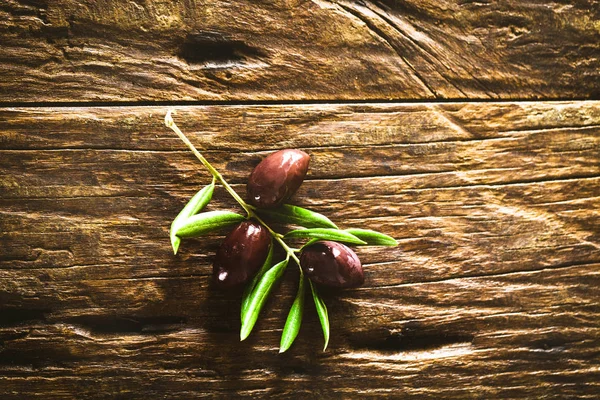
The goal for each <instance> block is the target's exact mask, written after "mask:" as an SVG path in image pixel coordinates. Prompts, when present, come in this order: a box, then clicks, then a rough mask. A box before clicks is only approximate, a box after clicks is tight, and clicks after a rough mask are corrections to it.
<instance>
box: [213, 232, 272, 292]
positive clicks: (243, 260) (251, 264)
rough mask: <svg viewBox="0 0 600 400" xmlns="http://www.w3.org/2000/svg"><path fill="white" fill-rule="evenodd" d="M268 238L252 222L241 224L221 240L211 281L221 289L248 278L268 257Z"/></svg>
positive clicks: (266, 233)
mask: <svg viewBox="0 0 600 400" xmlns="http://www.w3.org/2000/svg"><path fill="white" fill-rule="evenodd" d="M270 243H271V235H270V234H269V232H268V231H267V229H266V228H265V227H264V226H262V225H260V224H258V223H256V222H253V221H244V222H242V223H240V224H239V225H238V226H237V227H236V228H235V229H234V230H233V231H231V232H230V233H229V234H228V235H227V236H226V237H225V240H223V243H222V244H221V247H219V250H218V251H217V256H216V257H215V261H214V263H213V279H214V282H215V284H216V285H217V286H218V287H219V288H222V289H225V288H231V287H235V286H238V285H241V284H242V283H244V282H246V281H247V280H248V279H250V278H251V277H252V276H254V274H255V273H256V272H257V271H258V270H259V269H260V267H261V266H262V264H263V263H264V262H265V259H266V258H267V254H268V252H269V245H270Z"/></svg>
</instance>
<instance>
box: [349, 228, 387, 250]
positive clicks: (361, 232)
mask: <svg viewBox="0 0 600 400" xmlns="http://www.w3.org/2000/svg"><path fill="white" fill-rule="evenodd" d="M346 232H348V233H351V234H353V235H354V236H356V237H357V238H359V239H362V240H364V241H365V242H367V244H368V245H371V246H398V242H397V241H396V239H394V238H393V237H391V236H388V235H385V234H383V233H380V232H377V231H372V230H370V229H359V228H352V229H346Z"/></svg>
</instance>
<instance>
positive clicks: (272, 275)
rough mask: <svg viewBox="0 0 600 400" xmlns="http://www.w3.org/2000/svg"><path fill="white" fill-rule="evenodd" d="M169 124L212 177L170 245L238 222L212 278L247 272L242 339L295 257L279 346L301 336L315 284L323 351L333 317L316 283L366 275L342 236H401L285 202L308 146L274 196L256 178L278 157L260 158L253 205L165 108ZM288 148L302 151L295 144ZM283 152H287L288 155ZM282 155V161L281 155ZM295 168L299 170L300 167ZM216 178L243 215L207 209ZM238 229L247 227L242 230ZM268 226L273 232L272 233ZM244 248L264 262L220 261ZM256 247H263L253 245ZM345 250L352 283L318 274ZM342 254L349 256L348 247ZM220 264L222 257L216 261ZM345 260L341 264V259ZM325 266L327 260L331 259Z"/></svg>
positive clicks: (368, 239) (248, 258) (377, 242)
mask: <svg viewBox="0 0 600 400" xmlns="http://www.w3.org/2000/svg"><path fill="white" fill-rule="evenodd" d="M165 123H166V125H167V126H168V127H170V128H171V129H172V130H173V131H175V133H177V134H178V136H179V137H180V138H181V139H182V140H183V141H184V142H185V143H186V144H187V145H188V147H189V148H190V149H191V150H192V152H194V154H195V155H196V157H197V158H198V159H199V160H200V161H201V162H202V163H203V164H204V166H205V167H206V168H207V169H208V170H209V172H210V173H211V174H212V176H213V180H212V182H211V183H210V184H209V185H207V186H206V187H204V188H202V189H201V190H200V191H198V192H197V193H196V194H195V195H194V196H193V197H192V198H191V199H190V200H189V201H188V203H187V204H186V205H185V206H184V207H183V209H182V210H181V211H180V212H179V214H178V215H177V217H176V218H175V219H174V220H173V222H172V223H171V227H170V239H171V246H172V248H173V252H174V253H175V254H177V251H178V249H179V246H180V244H181V240H182V239H185V238H192V237H199V236H202V235H206V234H208V233H211V232H215V231H220V230H223V229H224V228H227V227H231V226H234V225H236V224H237V227H236V228H234V230H233V231H232V232H231V233H230V234H229V235H228V236H227V237H226V238H225V239H224V241H223V244H222V245H221V249H220V252H218V253H217V257H216V259H215V265H213V278H214V279H215V282H223V279H224V278H223V277H222V276H221V275H223V274H224V275H227V274H231V275H232V276H233V275H234V274H237V275H239V276H242V277H243V279H242V278H241V279H238V280H235V281H233V282H234V283H236V284H238V283H239V284H243V285H244V290H243V294H242V300H241V310H240V322H241V329H240V340H244V339H246V338H247V337H248V336H249V335H250V333H251V332H252V329H253V328H254V325H255V324H256V321H257V320H258V317H259V315H260V313H261V311H262V309H263V307H264V305H265V303H266V301H267V299H268V298H269V296H270V294H271V292H272V291H273V288H274V287H275V286H276V284H277V283H278V282H279V281H280V279H281V277H282V276H283V274H284V272H285V270H286V268H287V267H288V266H289V265H290V264H296V265H297V266H298V267H299V272H300V279H299V283H298V290H297V293H296V296H295V299H294V302H293V303H292V306H291V308H290V311H289V313H288V316H287V319H286V322H285V325H284V328H283V332H282V336H281V342H280V350H279V351H280V352H284V351H286V350H288V349H289V348H290V346H291V345H292V343H293V342H294V340H295V339H296V337H297V335H298V332H299V330H300V325H301V322H302V317H303V314H304V308H305V297H306V291H307V286H308V287H310V291H311V294H312V299H313V302H314V305H315V309H316V312H317V315H318V317H319V321H320V323H321V327H322V330H323V336H324V342H325V343H324V347H323V350H325V349H326V348H327V345H328V343H329V336H330V327H329V316H328V312H327V307H326V305H325V303H324V301H323V299H322V298H321V296H320V295H319V292H318V285H325V286H327V285H328V284H330V283H331V284H332V285H333V286H336V287H355V286H357V285H360V284H362V282H363V279H364V278H363V275H362V274H363V272H362V266H361V264H360V261H359V260H358V257H357V256H356V254H355V253H354V252H353V251H352V250H351V249H350V248H348V247H346V246H345V245H344V244H343V243H345V244H349V245H356V246H368V245H371V246H396V245H397V242H396V240H395V239H393V238H392V237H390V236H388V235H385V234H382V233H380V232H376V231H373V230H368V229H360V228H351V229H340V228H339V227H338V226H337V225H336V224H334V223H333V222H332V221H331V220H330V219H329V218H327V217H326V216H324V215H322V214H320V213H317V212H315V211H311V210H309V209H306V208H302V207H298V206H295V205H291V204H286V203H284V202H283V201H285V200H287V199H288V198H289V196H290V195H291V194H293V192H295V190H296V189H297V188H298V187H299V186H300V184H301V183H302V180H303V179H304V175H305V174H306V170H307V168H308V155H306V154H305V153H302V152H300V153H302V154H304V156H306V157H305V158H306V160H302V158H304V157H300V158H298V159H297V160H293V162H305V163H306V166H305V168H304V172H303V174H304V175H302V176H301V177H300V178H298V176H295V175H294V176H291V177H288V179H287V181H286V184H287V185H288V186H287V187H285V190H283V191H281V193H283V194H276V195H274V196H271V192H272V191H273V190H271V192H269V193H268V194H269V196H266V195H264V194H265V193H266V192H264V190H263V191H262V192H261V187H260V185H258V184H255V185H251V184H253V183H256V182H255V181H256V180H257V179H260V177H258V178H257V171H258V174H260V173H261V171H260V169H261V168H264V165H265V164H268V163H269V162H271V163H272V162H273V160H272V159H273V158H277V156H276V157H270V158H269V157H267V159H265V160H263V162H261V164H259V166H257V168H256V169H255V171H254V172H253V174H252V175H251V177H250V182H249V185H248V196H249V197H250V202H251V203H253V204H248V203H247V202H246V201H244V200H243V199H242V198H241V197H240V196H239V195H238V194H237V193H236V192H235V191H234V190H233V189H232V188H231V186H230V185H229V184H228V183H227V181H225V179H224V178H223V177H222V176H221V174H220V173H219V172H218V171H216V169H214V167H212V165H210V163H209V162H208V161H207V160H206V159H205V158H204V157H203V156H202V155H201V154H200V153H199V152H198V151H197V150H196V149H195V147H194V146H193V145H192V144H191V142H189V140H188V139H187V137H185V135H184V134H183V133H182V132H181V131H180V130H179V128H178V127H177V126H176V125H175V123H174V122H173V120H172V118H171V115H170V113H167V116H166V117H165ZM289 152H298V151H297V150H290V151H289ZM285 156H289V154H286V155H285ZM279 158H281V157H279ZM288 158H289V157H288ZM298 160H300V161H298ZM277 161H278V162H279V163H281V161H280V160H277ZM271 169H272V168H271V167H270V166H269V174H272V171H271ZM296 175H298V174H297V173H296ZM253 180H254V181H253ZM263 181H264V179H263ZM290 182H291V183H290ZM217 183H219V184H221V185H222V186H223V187H224V188H225V189H226V190H227V191H228V192H229V193H230V194H231V195H232V197H233V198H234V199H235V200H236V201H237V202H238V203H239V204H240V206H241V207H242V208H243V210H244V211H245V214H246V215H242V214H238V213H234V212H230V211H220V210H216V211H205V207H206V206H207V205H208V204H209V202H210V201H211V199H212V196H213V193H214V190H215V187H216V185H217ZM277 189H279V188H277ZM261 196H262V198H261ZM268 203H270V204H268ZM265 220H268V221H276V222H278V223H279V224H282V225H284V226H293V227H294V228H293V229H291V230H289V231H288V232H286V233H285V234H281V233H278V232H275V231H274V230H273V229H272V228H271V227H270V226H269V225H268V224H267V223H266V222H265ZM240 231H242V233H241V234H240ZM265 232H268V235H267V234H266V233H265ZM252 235H254V238H253V237H251V236H252ZM259 236H260V237H263V236H264V237H267V238H268V239H267V241H266V242H265V241H264V240H263V239H261V238H259ZM239 238H250V239H252V240H253V242H252V243H249V244H248V245H247V246H246V244H242V243H239V245H238V243H236V241H239V240H240V239H239ZM289 240H291V241H294V242H298V241H300V240H305V241H306V242H305V243H304V244H303V245H302V246H301V247H299V248H292V247H290V245H289V244H288V241H289ZM262 242H265V244H264V245H263V244H262ZM276 244H277V245H279V246H280V247H281V248H282V249H283V250H284V252H285V258H284V259H283V260H280V261H277V260H275V257H274V254H275V252H274V248H275V246H276ZM227 246H229V247H227ZM252 246H254V247H252ZM257 246H258V247H257ZM265 246H266V247H265ZM319 246H320V247H319ZM244 247H248V248H252V249H251V250H246V251H247V252H254V253H257V254H261V256H259V257H260V263H259V264H260V265H258V264H257V265H256V266H253V265H250V264H256V260H257V258H256V256H255V254H254V255H247V254H246V255H244V257H242V258H236V259H235V261H234V262H233V265H225V266H223V264H227V263H226V262H224V261H223V260H219V257H221V258H225V259H227V257H230V254H231V253H235V252H239V251H240V250H239V248H244ZM263 247H264V249H265V251H264V253H265V254H264V256H263V255H262V254H263V253H261V251H262V248H263ZM257 248H258V250H256V249H257ZM332 249H333V252H331V251H330V254H327V255H326V257H329V258H325V259H323V256H324V255H325V254H326V250H332ZM340 252H346V253H348V256H351V257H354V259H355V260H356V263H355V265H352V266H350V267H352V268H354V271H351V272H352V273H353V274H354V275H353V276H354V277H357V276H358V278H359V279H355V278H353V279H351V280H353V281H352V282H350V281H348V282H346V281H343V280H339V282H338V281H337V280H331V278H329V277H324V278H323V277H319V276H318V274H319V273H330V272H327V271H325V272H322V271H321V272H319V269H320V268H321V264H329V265H331V266H333V267H331V268H333V269H335V268H339V265H338V264H339V260H336V259H335V258H336V256H337V255H339V253H340ZM223 254H225V255H223ZM297 254H299V255H300V257H298V255H297ZM319 257H320V258H319ZM344 257H346V255H345V254H344ZM351 257H350V258H351ZM226 261H229V262H230V264H231V260H226ZM217 264H219V267H218V268H217ZM342 267H344V266H343V265H342ZM345 267H348V266H345ZM324 268H329V267H328V266H327V265H326V266H325V267H324ZM331 268H330V269H331ZM228 269H229V270H228ZM240 274H241V275H240ZM336 278H337V277H336ZM328 279H329V280H328ZM340 282H341V283H340Z"/></svg>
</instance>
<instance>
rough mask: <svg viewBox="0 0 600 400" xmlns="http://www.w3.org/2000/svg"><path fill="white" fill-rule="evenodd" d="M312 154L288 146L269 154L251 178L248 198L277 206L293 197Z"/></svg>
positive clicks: (261, 204)
mask: <svg viewBox="0 0 600 400" xmlns="http://www.w3.org/2000/svg"><path fill="white" fill-rule="evenodd" d="M309 161H310V156H309V155H308V154H306V153H305V152H303V151H300V150H294V149H286V150H279V151H276V152H275V153H273V154H270V155H268V156H267V157H266V158H265V159H264V160H262V161H261V162H260V163H259V164H258V165H257V166H256V168H254V171H252V174H251V175H250V179H249V180H248V186H247V191H248V201H249V202H250V204H253V205H255V206H256V207H258V208H273V207H277V206H279V205H281V204H282V203H283V202H285V201H286V200H287V199H289V198H290V197H291V196H292V195H293V194H294V193H296V190H298V188H299V187H300V185H301V184H302V181H303V180H304V177H305V176H306V172H307V171H308V163H309Z"/></svg>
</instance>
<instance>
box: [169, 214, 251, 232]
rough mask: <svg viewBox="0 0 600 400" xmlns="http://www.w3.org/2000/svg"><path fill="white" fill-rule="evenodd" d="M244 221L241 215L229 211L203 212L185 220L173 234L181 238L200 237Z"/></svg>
mask: <svg viewBox="0 0 600 400" xmlns="http://www.w3.org/2000/svg"><path fill="white" fill-rule="evenodd" d="M245 219H246V218H245V217H244V216H243V215H240V214H236V213H233V212H230V211H208V212H203V213H200V214H196V215H192V216H191V217H189V218H188V219H186V220H185V221H184V222H183V223H182V224H181V225H180V226H179V228H178V229H177V231H176V232H175V234H176V235H177V236H179V237H181V238H186V237H197V236H202V235H204V234H206V233H209V232H212V231H215V230H218V229H221V228H224V227H227V226H229V225H233V224H235V223H237V222H240V221H243V220H245Z"/></svg>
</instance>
